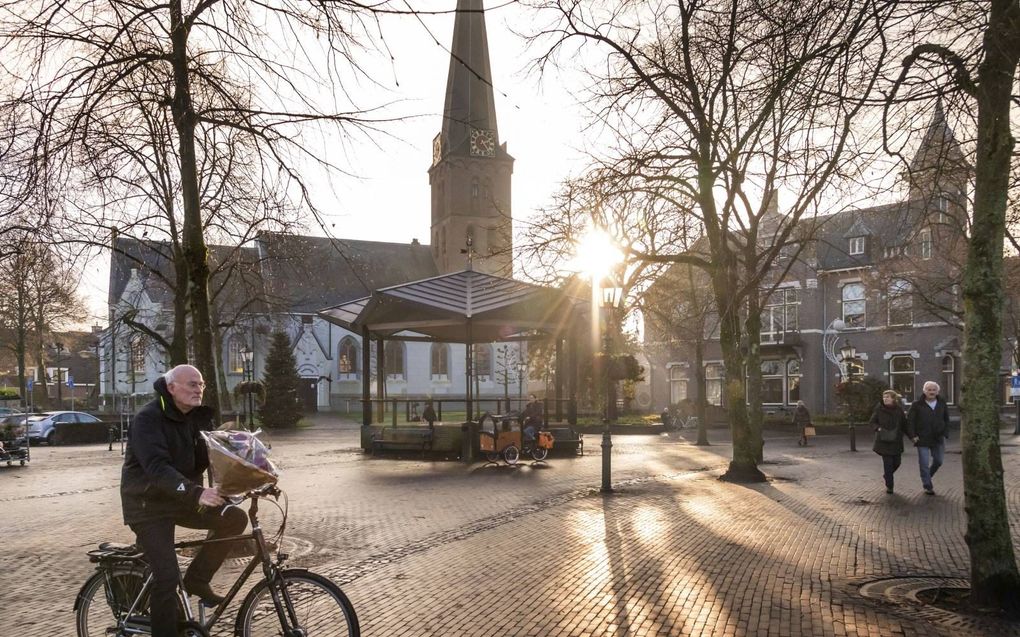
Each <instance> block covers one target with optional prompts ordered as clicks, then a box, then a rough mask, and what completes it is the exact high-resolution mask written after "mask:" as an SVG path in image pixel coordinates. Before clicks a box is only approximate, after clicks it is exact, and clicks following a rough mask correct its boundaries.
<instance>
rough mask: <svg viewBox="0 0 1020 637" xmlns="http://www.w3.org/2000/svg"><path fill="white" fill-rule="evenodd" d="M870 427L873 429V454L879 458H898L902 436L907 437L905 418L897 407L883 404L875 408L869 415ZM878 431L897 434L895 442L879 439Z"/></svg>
mask: <svg viewBox="0 0 1020 637" xmlns="http://www.w3.org/2000/svg"><path fill="white" fill-rule="evenodd" d="M871 426H872V427H874V428H875V445H874V447H872V449H874V451H875V453H877V454H879V455H881V456H899V455H902V454H903V436H905V435H907V416H906V414H904V413H903V409H902V408H901V407H900V406H899V405H893V406H892V407H889V406H887V405H886V404H885V403H884V402H881V403H879V404H878V406H877V407H875V411H874V412H873V413H872V414H871ZM879 429H892V430H895V431H896V433H897V436H896V440H892V441H887V440H880V439H879V432H878V430H879Z"/></svg>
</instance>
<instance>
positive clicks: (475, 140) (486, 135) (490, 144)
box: [471, 128, 496, 157]
mask: <svg viewBox="0 0 1020 637" xmlns="http://www.w3.org/2000/svg"><path fill="white" fill-rule="evenodd" d="M471 154H472V155H478V156H481V157H495V156H496V133H494V132H493V131H491V130H479V129H477V128H472V129H471Z"/></svg>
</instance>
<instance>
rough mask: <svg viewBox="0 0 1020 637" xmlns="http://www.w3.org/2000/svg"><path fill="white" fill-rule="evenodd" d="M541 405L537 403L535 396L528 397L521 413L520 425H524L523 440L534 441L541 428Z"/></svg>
mask: <svg viewBox="0 0 1020 637" xmlns="http://www.w3.org/2000/svg"><path fill="white" fill-rule="evenodd" d="M542 411H543V410H542V403H540V402H538V399H537V398H535V394H530V395H529V396H528V404H527V405H526V406H525V407H524V411H523V412H521V424H523V425H524V438H525V440H534V439H535V436H536V435H537V434H538V430H539V428H540V427H541V426H542V415H543V414H542Z"/></svg>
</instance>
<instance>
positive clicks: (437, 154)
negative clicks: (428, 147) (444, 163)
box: [432, 133, 443, 166]
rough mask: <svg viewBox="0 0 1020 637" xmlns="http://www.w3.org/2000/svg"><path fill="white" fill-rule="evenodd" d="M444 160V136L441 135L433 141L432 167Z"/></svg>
mask: <svg viewBox="0 0 1020 637" xmlns="http://www.w3.org/2000/svg"><path fill="white" fill-rule="evenodd" d="M442 158H443V134H442V133H439V134H438V135H436V137H435V139H433V140H432V165H433V166H435V165H436V164H438V163H439V160H440V159H442Z"/></svg>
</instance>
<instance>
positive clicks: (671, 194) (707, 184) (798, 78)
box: [532, 0, 891, 480]
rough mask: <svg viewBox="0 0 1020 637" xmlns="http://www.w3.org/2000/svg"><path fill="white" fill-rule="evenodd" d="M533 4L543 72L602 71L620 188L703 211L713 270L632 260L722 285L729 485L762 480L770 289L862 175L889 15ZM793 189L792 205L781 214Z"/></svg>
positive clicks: (679, 258) (665, 254)
mask: <svg viewBox="0 0 1020 637" xmlns="http://www.w3.org/2000/svg"><path fill="white" fill-rule="evenodd" d="M532 4H533V5H535V6H537V7H539V8H540V9H544V11H545V13H546V14H549V15H551V16H555V17H554V18H553V19H552V24H551V26H549V27H548V28H546V29H545V30H544V31H542V32H541V33H539V34H538V35H537V36H536V38H535V41H536V43H538V44H540V45H542V46H543V49H544V50H546V51H547V54H546V55H545V56H543V57H542V58H541V59H540V61H539V64H540V65H544V64H546V63H550V62H553V61H556V60H560V59H571V60H585V59H593V60H594V61H593V62H592V64H591V65H590V66H588V67H587V68H586V70H587V71H588V72H589V73H590V74H591V75H592V77H593V82H592V87H593V89H592V90H593V91H594V92H595V93H596V94H595V96H594V97H595V99H594V100H592V101H593V103H595V104H597V110H595V112H594V113H593V114H594V116H595V117H596V118H597V119H598V120H599V121H600V122H603V123H604V124H603V127H604V128H605V129H607V130H608V134H609V135H610V136H611V137H612V139H613V140H614V142H615V144H616V146H617V147H616V148H615V149H614V150H613V152H612V153H611V154H610V156H609V157H607V159H606V160H605V165H606V167H607V170H606V171H605V172H606V173H607V174H608V175H611V176H612V177H613V178H614V180H615V182H616V184H617V185H616V189H617V190H618V191H632V192H642V193H646V194H647V195H648V196H650V197H654V198H657V199H660V200H663V201H667V202H676V204H677V207H679V208H684V207H685V206H684V205H683V203H682V202H685V201H691V202H693V206H692V208H691V210H692V214H694V215H696V216H697V219H698V221H699V223H700V225H702V226H703V227H704V231H705V236H706V239H707V244H708V248H707V250H706V254H707V258H706V257H702V256H700V255H694V254H688V253H685V252H683V251H682V250H681V249H679V248H678V247H676V246H669V245H664V246H661V249H660V250H658V251H654V252H653V251H643V250H635V249H631V250H630V252H631V254H632V255H633V256H634V257H635V258H637V259H641V260H645V261H649V262H660V263H661V262H667V263H688V264H691V265H694V266H697V267H700V268H702V269H704V270H705V271H706V272H708V273H709V275H710V279H711V286H712V289H713V293H714V301H715V305H716V309H717V311H718V314H719V318H720V338H721V345H722V349H723V358H724V361H725V368H726V385H725V386H726V390H725V394H726V398H727V401H726V402H727V405H728V408H729V417H730V424H731V431H732V434H733V460H732V462H731V464H730V468H729V471H727V473H726V476H725V477H727V478H728V479H740V480H763V479H764V476H763V475H762V473H761V472H760V471H759V470H758V468H757V462H758V458H759V457H760V454H761V449H762V441H761V431H760V425H761V411H760V405H759V404H758V401H757V394H756V392H757V391H759V389H760V382H758V380H760V378H758V375H760V365H759V359H760V353H759V346H758V343H759V333H760V331H761V325H760V308H759V307H758V303H759V300H758V299H759V294H760V290H759V288H760V286H761V283H762V281H763V279H764V277H765V276H766V275H767V273H768V272H769V271H770V270H771V269H772V266H773V264H774V263H775V262H776V257H777V256H778V255H779V253H780V251H781V250H783V249H784V248H786V247H787V246H789V245H791V244H794V242H793V241H792V236H793V233H794V228H800V229H801V230H803V228H804V226H805V225H810V222H809V220H810V218H811V217H812V215H814V214H815V212H816V209H817V206H818V203H819V197H820V195H821V194H822V192H823V190H824V189H826V188H829V187H831V186H832V185H833V184H834V183H837V182H838V181H841V180H849V179H851V178H853V177H854V176H855V175H856V174H857V173H856V171H857V170H858V169H859V165H860V163H861V161H858V159H860V158H861V157H860V156H859V155H856V154H851V153H848V152H847V147H848V144H849V143H850V142H851V141H852V137H851V126H852V124H853V122H854V121H855V120H856V119H857V117H858V116H859V115H860V114H861V112H862V110H863V109H864V107H865V104H866V99H867V97H868V96H869V95H870V93H871V91H872V89H873V88H874V86H875V84H876V82H877V81H878V79H879V76H878V69H879V68H881V65H882V62H883V60H884V57H885V55H886V46H885V42H884V41H883V40H882V34H883V31H882V29H883V27H884V25H885V23H886V21H887V20H888V17H889V14H890V11H891V3H886V2H880V1H877V2H872V1H862V2H834V1H833V2H813V3H803V2H795V1H785V0H777V1H774V2H764V3H748V2H738V1H736V0H732V1H724V0H718V1H709V2H703V1H697V2H695V1H686V2H676V3H663V2H657V1H654V0H652V1H648V2H628V3H623V4H621V3H616V2H608V1H607V2H597V1H595V2H568V1H565V0H564V1H557V0H536V1H535V2H532ZM605 54H608V56H609V58H608V61H606V60H605V59H604V58H603V57H600V56H603V55H605ZM557 56H559V57H557ZM781 188H782V189H784V191H785V192H791V193H793V196H792V198H791V200H790V201H787V202H784V207H785V208H786V210H785V214H783V215H779V214H778V213H777V211H776V209H775V205H774V204H775V198H776V195H777V192H778V191H779V190H780V189H781ZM801 230H798V231H801ZM745 336H746V342H747V343H748V345H749V346H748V348H747V351H746V354H745V353H744V352H742V351H741V340H742V338H743V337H745ZM745 368H746V369H747V370H748V374H749V378H748V383H749V384H746V383H745V381H744V371H743V370H744V369H745ZM745 397H746V398H745ZM748 404H750V405H751V409H752V412H751V413H749V410H748Z"/></svg>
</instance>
